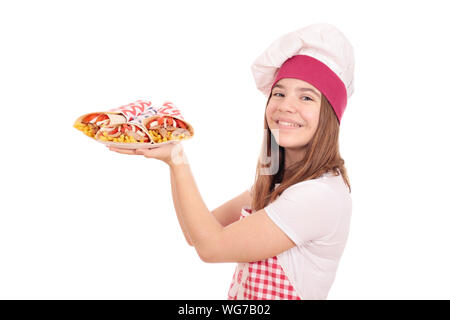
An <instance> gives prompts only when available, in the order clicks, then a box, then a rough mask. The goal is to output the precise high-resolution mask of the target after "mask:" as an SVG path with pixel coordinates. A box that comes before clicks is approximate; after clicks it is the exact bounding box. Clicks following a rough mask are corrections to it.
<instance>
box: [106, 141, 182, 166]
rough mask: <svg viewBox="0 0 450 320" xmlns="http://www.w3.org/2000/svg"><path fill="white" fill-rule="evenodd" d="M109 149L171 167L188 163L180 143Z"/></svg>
mask: <svg viewBox="0 0 450 320" xmlns="http://www.w3.org/2000/svg"><path fill="white" fill-rule="evenodd" d="M108 149H109V150H111V151H115V152H118V153H123V154H131V155H143V156H144V157H146V158H153V159H158V160H161V161H163V162H165V163H167V164H168V165H169V166H172V165H175V164H181V163H187V158H186V156H185V154H184V150H183V146H182V144H181V143H180V142H174V143H167V144H164V145H162V146H160V147H156V148H139V149H124V148H116V147H110V146H108Z"/></svg>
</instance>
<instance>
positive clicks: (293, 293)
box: [110, 24, 354, 300]
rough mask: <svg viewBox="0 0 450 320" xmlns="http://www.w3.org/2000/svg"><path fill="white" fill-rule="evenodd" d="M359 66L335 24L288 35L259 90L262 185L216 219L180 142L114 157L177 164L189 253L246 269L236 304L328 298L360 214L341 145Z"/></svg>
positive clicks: (176, 189) (261, 62) (178, 207)
mask: <svg viewBox="0 0 450 320" xmlns="http://www.w3.org/2000/svg"><path fill="white" fill-rule="evenodd" d="M353 61H354V59H353V49H352V47H351V45H350V44H349V42H348V40H347V39H346V38H345V37H344V36H343V35H342V33H340V32H339V31H338V30H337V29H336V28H335V27H333V26H331V25H328V24H314V25H311V26H309V27H306V28H303V29H300V30H297V31H295V32H292V33H289V34H286V35H284V36H283V37H281V38H280V39H279V40H277V41H275V42H274V43H273V44H272V45H271V46H269V47H268V48H267V49H266V51H265V52H264V53H263V54H262V55H261V56H260V57H259V58H258V59H256V60H255V62H254V63H253V65H252V71H253V75H254V78H255V81H256V84H257V87H258V89H260V90H261V91H262V92H263V93H264V94H266V95H267V97H268V101H267V104H266V109H265V117H264V128H265V129H266V130H264V131H265V136H264V143H263V147H262V150H261V155H260V158H259V162H258V166H257V171H256V178H255V182H254V184H253V186H252V187H251V188H250V189H248V190H246V191H245V192H243V193H242V194H240V195H239V196H237V197H235V198H234V199H231V200H230V201H228V202H226V203H225V204H223V205H222V206H220V207H218V208H217V209H215V210H213V211H212V212H210V211H209V210H208V208H207V207H206V205H205V203H204V202H203V199H202V197H201V195H200V193H199V191H198V189H197V187H196V185H195V181H194V177H193V176H192V173H191V170H190V167H189V163H188V161H187V157H186V155H185V153H184V151H183V147H182V144H181V143H180V142H178V143H177V144H167V145H164V146H161V147H159V148H155V149H137V150H125V149H115V148H110V149H111V150H113V151H116V152H119V153H124V154H137V155H143V156H145V157H147V158H155V159H159V160H161V161H164V162H165V163H166V164H168V165H169V168H170V177H171V184H172V196H173V202H174V206H175V211H176V214H177V217H178V221H179V223H180V226H181V229H182V231H183V233H184V236H185V237H186V240H187V242H188V243H189V245H191V246H194V247H195V249H196V251H197V253H198V255H199V256H200V258H201V259H202V260H203V261H205V262H237V266H236V271H235V273H234V276H233V279H232V283H231V285H230V289H229V292H228V299H297V300H300V299H326V297H327V295H328V291H329V289H330V287H331V285H332V283H333V281H334V277H335V274H336V270H337V267H338V263H339V260H340V258H341V256H342V253H343V250H344V247H345V244H346V241H347V237H348V232H349V225H350V217H351V210H352V202H351V197H350V192H351V189H350V183H349V179H348V177H347V172H346V169H345V166H344V160H343V159H342V158H341V156H340V154H339V146H338V137H339V126H340V122H341V118H342V114H343V111H344V109H345V107H346V103H347V98H348V97H349V96H350V95H351V94H352V92H353V81H352V80H353V67H354V62H353ZM263 155H268V157H267V158H266V157H263Z"/></svg>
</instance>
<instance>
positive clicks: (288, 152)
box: [284, 148, 306, 168]
mask: <svg viewBox="0 0 450 320" xmlns="http://www.w3.org/2000/svg"><path fill="white" fill-rule="evenodd" d="M305 154H306V148H299V149H288V148H284V167H285V168H289V167H290V166H291V165H292V164H294V163H295V162H298V161H300V160H303V158H304V157H305Z"/></svg>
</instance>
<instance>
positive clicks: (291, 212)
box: [264, 183, 341, 246]
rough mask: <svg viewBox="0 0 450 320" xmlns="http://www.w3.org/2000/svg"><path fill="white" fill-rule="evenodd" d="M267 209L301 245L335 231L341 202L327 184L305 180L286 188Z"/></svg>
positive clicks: (292, 238)
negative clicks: (305, 181)
mask: <svg viewBox="0 0 450 320" xmlns="http://www.w3.org/2000/svg"><path fill="white" fill-rule="evenodd" d="M264 210H265V211H266V212H267V215H268V216H269V217H270V218H271V219H272V221H273V222H274V223H275V224H276V225H277V226H278V227H279V228H280V229H281V230H282V231H283V232H284V233H285V234H286V235H287V236H288V237H289V238H290V239H291V240H292V241H294V242H295V244H296V245H298V246H301V245H303V244H304V243H306V242H307V241H311V240H317V239H320V238H322V237H325V236H327V235H329V234H332V233H333V232H334V231H335V230H336V226H337V223H338V221H339V216H340V212H341V205H340V200H339V198H338V197H337V195H336V194H335V193H334V192H333V190H332V189H330V188H329V187H328V186H326V185H322V184H320V183H304V184H299V185H294V186H291V187H289V188H288V189H286V190H285V191H284V192H283V193H282V194H281V195H280V196H279V197H278V198H277V199H276V200H275V201H273V202H271V203H270V204H268V205H267V206H266V207H265V208H264Z"/></svg>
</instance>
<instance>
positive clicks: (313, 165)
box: [251, 94, 351, 211]
mask: <svg viewBox="0 0 450 320" xmlns="http://www.w3.org/2000/svg"><path fill="white" fill-rule="evenodd" d="M270 97H271V95H270V96H269V99H268V100H267V103H266V108H267V105H268V104H269V101H270ZM264 129H265V130H264V141H263V144H262V148H261V154H260V156H259V158H258V162H257V166H256V175H255V182H254V184H253V188H252V205H251V207H252V209H253V210H255V211H257V210H261V209H263V208H264V207H265V206H267V205H268V204H269V203H271V202H272V201H274V200H275V199H276V198H277V197H278V196H279V195H280V194H281V193H282V192H283V191H284V190H286V189H287V188H288V187H290V186H292V185H293V184H296V183H299V182H301V181H306V180H311V179H315V178H318V177H320V176H321V175H322V174H324V173H326V172H333V173H334V175H335V176H337V175H339V173H341V176H342V178H343V179H344V182H345V184H346V185H347V186H348V189H349V192H351V187H350V182H349V179H348V176H347V170H346V169H345V166H344V160H343V159H342V158H341V155H340V154H339V122H338V118H337V116H336V114H335V113H334V110H333V109H332V107H331V105H330V103H329V101H328V99H327V98H326V97H325V96H324V95H323V94H322V100H321V105H320V115H319V124H318V127H317V130H316V132H315V134H314V136H313V137H312V139H311V141H310V142H309V143H308V145H307V146H306V153H305V156H304V158H303V159H302V160H300V161H297V162H296V163H294V164H293V165H291V166H290V167H289V168H285V167H284V159H285V150H284V147H280V146H279V145H278V144H277V142H276V141H275V138H274V137H273V135H272V133H271V131H270V129H269V126H268V124H267V118H266V113H265V112H264ZM272 144H274V145H272ZM276 148H279V149H278V150H279V152H278V153H276V154H275V156H276V155H278V159H274V157H271V149H272V150H276ZM263 155H267V157H268V159H270V162H269V163H268V164H265V163H264V161H262V159H263ZM273 160H274V162H276V161H277V160H278V166H279V168H278V171H277V172H276V173H275V174H259V173H260V172H262V171H264V170H267V167H270V166H272V165H273V162H272V161H273ZM275 183H280V185H279V186H278V187H277V188H276V189H275Z"/></svg>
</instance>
